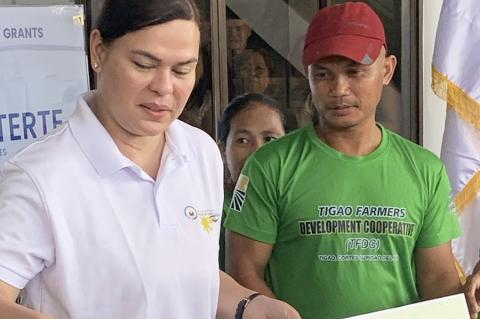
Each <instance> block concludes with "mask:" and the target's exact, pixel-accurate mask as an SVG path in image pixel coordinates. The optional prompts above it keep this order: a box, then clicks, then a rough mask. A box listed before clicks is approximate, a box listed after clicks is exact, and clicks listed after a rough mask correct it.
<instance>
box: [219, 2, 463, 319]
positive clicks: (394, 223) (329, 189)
mask: <svg viewBox="0 0 480 319" xmlns="http://www.w3.org/2000/svg"><path fill="white" fill-rule="evenodd" d="M386 49H387V45H386V41H385V35H384V29H383V25H382V22H381V21H380V19H379V17H378V16H377V15H376V13H375V12H374V11H373V10H372V9H371V8H370V7H369V6H367V5H366V4H364V3H361V2H355V3H346V4H344V5H339V6H335V7H330V8H326V9H322V10H320V11H319V12H318V13H317V15H316V16H315V18H314V20H313V22H312V23H311V24H310V26H309V30H308V33H307V36H306V41H305V47H304V53H303V58H304V65H305V67H306V69H307V70H308V79H309V83H310V89H311V93H312V100H313V103H314V105H315V108H316V110H317V111H318V114H319V116H318V119H317V121H316V122H317V124H315V125H312V126H309V127H306V128H303V129H300V130H297V131H295V132H293V133H291V134H289V135H287V136H286V137H283V138H281V139H279V140H277V141H273V142H272V143H270V144H268V145H265V146H264V147H263V148H262V149H260V150H258V151H257V152H256V153H255V154H253V156H252V157H250V159H249V160H248V161H247V163H246V166H245V167H244V169H243V171H242V175H241V176H240V178H239V179H238V182H237V185H236V188H235V190H234V194H233V198H232V202H231V205H230V210H229V212H228V216H227V219H226V222H225V227H226V228H227V229H228V230H229V231H228V233H227V271H228V272H230V274H232V275H233V277H234V278H235V279H236V280H238V281H239V282H240V283H242V284H243V285H245V286H247V287H249V288H250V289H253V290H256V291H259V292H261V293H263V294H266V295H269V296H273V297H278V298H279V299H282V300H284V301H286V302H288V303H290V304H291V305H292V306H294V307H295V308H296V309H297V310H298V311H299V312H300V314H301V316H302V318H304V319H311V318H316V319H319V318H320V319H321V318H327V319H331V318H344V317H348V316H353V315H358V314H361V313H367V312H372V311H376V310H381V309H385V308H391V307H396V306H401V305H405V304H409V303H413V302H417V301H419V300H421V299H430V298H435V297H440V296H445V295H449V294H453V293H456V292H459V291H460V281H459V278H458V274H457V272H456V269H455V266H454V258H453V255H452V252H451V248H450V240H451V239H453V238H455V237H457V236H459V235H460V228H459V224H458V220H457V216H456V213H455V207H454V206H453V204H452V200H451V198H450V184H449V181H448V177H447V174H446V172H445V168H444V166H443V164H442V163H441V162H440V160H439V159H438V158H437V157H436V156H435V155H433V154H431V153H430V152H429V151H427V150H425V149H423V148H421V147H420V146H418V145H416V144H413V143H411V142H410V141H408V140H406V139H404V138H402V137H400V136H398V135H396V134H395V133H393V132H391V131H389V130H388V129H386V128H384V127H382V126H381V125H379V124H378V123H376V121H375V110H376V107H377V105H378V103H379V100H380V97H381V94H382V87H383V86H384V85H387V84H388V83H389V82H390V80H391V77H392V75H393V72H394V70H395V66H396V58H395V57H394V56H393V55H388V54H387V53H386Z"/></svg>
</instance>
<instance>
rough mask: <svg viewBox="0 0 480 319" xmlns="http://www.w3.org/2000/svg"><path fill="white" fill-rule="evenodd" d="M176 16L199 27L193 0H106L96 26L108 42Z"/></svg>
mask: <svg viewBox="0 0 480 319" xmlns="http://www.w3.org/2000/svg"><path fill="white" fill-rule="evenodd" d="M177 19H180V20H187V21H195V22H196V23H197V24H198V26H199V27H200V16H199V13H198V9H197V6H196V5H195V1H194V0H106V1H105V3H104V5H103V8H102V10H101V12H100V16H99V17H98V20H97V23H96V28H97V29H98V30H99V31H100V34H101V35H102V40H103V42H104V43H106V44H109V43H111V42H113V41H114V40H115V39H118V38H120V37H122V36H124V35H125V34H127V33H129V32H134V31H138V30H140V29H143V28H146V27H149V26H154V25H159V24H163V23H167V22H170V21H173V20H177Z"/></svg>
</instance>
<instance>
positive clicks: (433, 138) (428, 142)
mask: <svg viewBox="0 0 480 319" xmlns="http://www.w3.org/2000/svg"><path fill="white" fill-rule="evenodd" d="M422 6H423V25H422V28H423V30H422V32H423V146H425V147H426V148H428V149H429V150H431V151H432V152H434V153H435V154H437V155H440V149H441V146H442V136H443V128H444V126H445V113H446V103H445V102H444V101H443V100H441V99H440V98H438V97H437V96H436V95H435V94H434V93H433V91H432V88H431V83H432V56H433V47H434V44H435V33H436V31H437V24H438V18H439V16H440V9H441V7H442V0H424V1H422Z"/></svg>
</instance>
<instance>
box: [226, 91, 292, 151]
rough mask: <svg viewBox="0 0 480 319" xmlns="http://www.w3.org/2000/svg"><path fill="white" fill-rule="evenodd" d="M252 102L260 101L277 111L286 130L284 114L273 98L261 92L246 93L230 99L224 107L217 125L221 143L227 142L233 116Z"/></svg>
mask: <svg viewBox="0 0 480 319" xmlns="http://www.w3.org/2000/svg"><path fill="white" fill-rule="evenodd" d="M252 103H261V104H265V105H267V106H269V107H270V108H271V109H272V110H274V111H275V112H277V113H278V115H279V116H280V120H281V121H282V126H283V128H284V130H285V131H286V120H285V114H283V111H282V109H280V107H279V106H278V103H277V101H275V99H273V98H271V97H269V96H268V95H265V94H261V93H248V94H243V95H239V96H237V97H235V98H234V99H233V100H231V101H230V103H229V104H228V106H227V107H226V108H225V110H224V111H223V114H222V118H221V120H220V123H219V127H218V134H219V136H218V137H219V139H220V142H222V143H223V144H226V143H227V138H228V134H230V127H231V124H232V120H233V119H234V118H235V116H236V115H237V114H238V113H239V112H240V111H242V110H244V109H246V108H247V107H248V106H249V105H250V104H252Z"/></svg>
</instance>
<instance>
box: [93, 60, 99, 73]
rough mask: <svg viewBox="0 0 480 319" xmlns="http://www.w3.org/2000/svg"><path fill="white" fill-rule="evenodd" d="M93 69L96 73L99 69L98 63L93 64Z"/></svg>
mask: <svg viewBox="0 0 480 319" xmlns="http://www.w3.org/2000/svg"><path fill="white" fill-rule="evenodd" d="M92 68H93V70H95V71H96V70H97V69H98V63H97V62H93V65H92Z"/></svg>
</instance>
